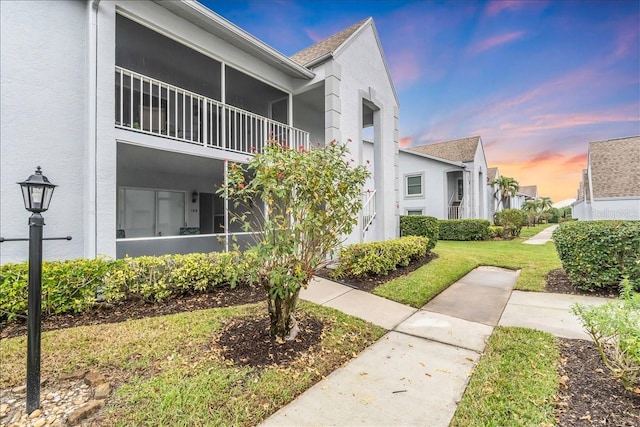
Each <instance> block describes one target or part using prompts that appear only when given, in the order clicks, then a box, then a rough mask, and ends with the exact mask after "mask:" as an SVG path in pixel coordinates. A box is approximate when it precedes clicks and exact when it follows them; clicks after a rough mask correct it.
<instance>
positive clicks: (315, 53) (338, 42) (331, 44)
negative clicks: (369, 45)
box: [291, 18, 371, 66]
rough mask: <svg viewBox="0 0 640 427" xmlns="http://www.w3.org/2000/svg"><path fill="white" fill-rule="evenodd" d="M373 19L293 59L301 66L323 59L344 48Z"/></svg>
mask: <svg viewBox="0 0 640 427" xmlns="http://www.w3.org/2000/svg"><path fill="white" fill-rule="evenodd" d="M370 19H371V18H367V19H365V20H364V21H360V22H358V23H357V24H353V25H352V26H350V27H349V28H346V29H344V30H342V31H340V32H339V33H336V34H334V35H332V36H330V37H327V38H326V39H324V40H321V41H319V42H318V43H316V44H314V45H311V46H309V47H308V48H306V49H303V50H301V51H300V52H298V53H296V54H294V55H292V56H291V59H292V60H294V61H295V62H297V63H298V64H300V65H303V66H305V65H307V64H309V63H311V62H313V61H314V60H315V59H318V58H321V57H323V56H325V55H327V54H330V53H333V52H335V51H336V49H338V48H339V47H340V46H342V43H344V42H345V41H346V40H347V39H348V38H349V37H351V35H352V34H353V33H355V32H356V31H357V30H358V29H359V28H360V27H362V26H363V25H364V24H365V23H367V22H368V21H369V20H370Z"/></svg>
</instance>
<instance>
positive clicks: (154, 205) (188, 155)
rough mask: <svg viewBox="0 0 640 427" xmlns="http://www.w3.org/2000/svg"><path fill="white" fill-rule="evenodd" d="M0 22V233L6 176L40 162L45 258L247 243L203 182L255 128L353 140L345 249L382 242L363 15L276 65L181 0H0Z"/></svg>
mask: <svg viewBox="0 0 640 427" xmlns="http://www.w3.org/2000/svg"><path fill="white" fill-rule="evenodd" d="M0 19H1V22H0V23H1V25H0V31H1V33H0V43H1V45H0V47H1V49H0V52H1V54H2V73H1V76H0V78H1V85H2V99H1V115H2V123H1V126H2V127H1V134H2V138H1V140H0V144H1V145H0V149H1V168H0V176H1V183H0V186H1V196H0V197H1V200H0V224H1V227H2V228H1V230H0V233H1V235H2V236H3V237H22V236H24V235H26V234H27V232H28V230H27V217H28V215H27V212H26V211H24V208H23V204H22V199H21V194H20V190H19V187H18V186H17V185H16V184H15V182H17V181H20V180H23V179H25V178H26V177H27V176H29V175H30V174H31V173H33V170H34V168H35V167H36V166H38V165H40V166H42V169H43V172H44V174H45V175H47V176H48V177H49V179H50V180H51V181H52V182H54V183H55V184H58V185H59V188H57V189H56V191H55V194H54V196H53V201H52V203H51V208H50V210H49V211H48V212H46V213H45V215H44V216H45V218H46V223H47V226H46V227H45V229H44V233H45V237H46V236H66V235H71V236H73V240H72V241H71V242H67V241H63V242H56V241H52V242H46V243H45V248H44V255H45V257H46V258H49V259H68V258H76V257H86V258H93V257H98V256H103V255H104V256H109V257H123V256H125V255H127V254H128V255H131V256H137V255H145V254H148V255H156V254H165V253H187V252H209V251H217V250H224V249H225V248H226V247H227V246H228V244H229V233H234V234H235V235H236V237H238V238H239V239H240V242H241V243H242V242H244V243H249V242H251V241H252V240H251V236H249V235H246V234H243V233H240V231H241V230H240V227H239V225H237V224H231V223H230V222H229V217H230V215H231V214H232V213H233V208H232V207H231V206H228V205H227V204H226V203H225V201H224V199H223V198H221V197H219V196H218V195H217V194H216V190H217V189H218V188H219V187H220V185H221V184H222V183H223V182H224V179H225V173H226V168H227V164H228V162H240V163H246V162H247V160H248V158H249V156H251V155H252V153H253V152H254V150H261V149H262V147H263V146H264V143H265V141H266V140H267V138H268V137H269V136H272V137H274V138H276V139H278V140H280V141H284V142H285V143H287V144H289V145H290V146H291V147H292V148H294V149H298V147H300V146H302V147H305V148H308V147H309V146H310V145H311V144H315V143H316V142H319V143H320V144H324V143H327V142H328V141H330V140H332V139H336V140H340V141H346V140H347V139H351V140H353V141H354V142H352V143H351V151H352V156H353V158H354V159H355V162H356V163H357V164H364V163H365V162H366V161H367V160H368V161H369V163H370V168H371V170H372V179H371V180H370V181H369V182H368V184H367V189H368V190H370V191H369V192H368V193H365V194H364V195H363V198H364V200H365V201H366V202H367V205H366V206H365V209H363V212H360V213H357V212H354V215H358V226H357V227H356V230H355V231H354V233H353V234H352V235H351V236H348V239H347V242H348V243H351V242H358V241H363V240H384V239H388V238H392V237H395V236H397V234H398V230H397V227H398V225H397V224H398V219H397V215H398V209H397V205H398V188H397V181H398V179H397V166H398V164H397V162H398V100H397V96H396V93H395V90H394V87H393V82H392V81H391V78H390V75H389V70H388V67H387V64H386V60H385V57H384V54H383V52H382V48H381V46H380V41H379V39H378V35H377V32H376V29H375V25H374V23H373V20H372V19H367V20H365V21H362V22H360V23H358V24H355V25H353V26H351V27H349V28H348V29H346V30H344V31H342V32H340V33H338V34H336V35H335V36H333V37H330V38H328V39H326V40H323V41H321V42H320V43H317V44H316V45H314V46H312V47H311V48H309V49H305V50H303V51H302V52H299V53H298V54H296V55H294V56H293V57H291V58H289V57H287V56H284V55H282V54H281V53H279V52H278V51H277V50H275V49H274V48H272V47H270V46H268V45H266V44H265V43H263V42H262V41H260V40H258V39H256V38H255V37H254V36H252V35H250V34H248V33H247V32H245V31H244V30H242V29H241V28H238V27H237V26H235V25H233V24H232V23H230V22H229V21H227V20H225V19H224V18H222V17H220V16H219V15H217V14H215V13H214V12H212V11H210V10H209V9H207V8H206V7H204V6H202V5H201V4H199V3H197V2H193V1H121V0H115V1H108V2H107V1H102V2H101V1H98V0H93V1H75V2H38V3H34V2H0ZM24 28H29V29H30V30H29V31H24ZM365 138H366V139H368V140H370V141H371V142H363V139H365ZM220 238H222V239H220ZM27 253H28V247H27V244H22V243H8V242H7V243H3V244H2V251H1V258H0V261H1V262H2V263H4V262H9V261H21V260H24V259H26V258H27Z"/></svg>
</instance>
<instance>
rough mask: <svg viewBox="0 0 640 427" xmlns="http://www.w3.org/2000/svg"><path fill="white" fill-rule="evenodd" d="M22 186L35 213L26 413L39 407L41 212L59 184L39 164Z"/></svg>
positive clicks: (31, 227)
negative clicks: (43, 173)
mask: <svg viewBox="0 0 640 427" xmlns="http://www.w3.org/2000/svg"><path fill="white" fill-rule="evenodd" d="M18 184H20V187H22V197H23V198H24V207H25V209H26V210H28V211H29V212H32V215H31V217H29V297H28V304H27V306H28V319H27V322H28V324H27V413H28V414H30V413H31V412H33V411H35V410H36V409H38V408H39V407H40V317H41V310H42V307H41V305H42V226H43V225H44V218H43V217H42V215H40V213H42V212H44V211H46V210H47V209H49V203H50V202H51V196H52V195H53V190H54V189H55V187H56V185H54V184H52V183H51V182H50V181H49V180H48V179H47V177H46V176H44V175H42V170H41V169H40V166H38V168H37V169H36V173H35V174H34V175H31V176H30V177H29V178H27V180H26V181H23V182H19V183H18Z"/></svg>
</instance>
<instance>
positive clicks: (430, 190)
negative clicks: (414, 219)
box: [399, 151, 463, 219]
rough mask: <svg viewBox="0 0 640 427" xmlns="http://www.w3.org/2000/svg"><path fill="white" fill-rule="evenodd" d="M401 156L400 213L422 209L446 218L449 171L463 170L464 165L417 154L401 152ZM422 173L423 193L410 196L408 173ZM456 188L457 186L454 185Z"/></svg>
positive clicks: (437, 216)
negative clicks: (407, 183)
mask: <svg viewBox="0 0 640 427" xmlns="http://www.w3.org/2000/svg"><path fill="white" fill-rule="evenodd" d="M399 158H400V215H406V214H407V211H408V210H412V209H422V210H423V214H424V215H427V216H433V217H436V218H439V219H446V218H447V214H448V212H447V211H448V207H447V203H448V195H447V172H451V171H462V170H463V168H462V166H459V167H457V166H455V165H452V164H449V163H444V162H439V161H437V160H433V159H429V158H426V157H422V156H419V155H415V154H409V153H405V152H402V151H401V152H400V153H399ZM417 174H421V175H422V178H423V179H422V195H421V196H408V195H407V188H406V176H407V175H417ZM452 188H455V187H452Z"/></svg>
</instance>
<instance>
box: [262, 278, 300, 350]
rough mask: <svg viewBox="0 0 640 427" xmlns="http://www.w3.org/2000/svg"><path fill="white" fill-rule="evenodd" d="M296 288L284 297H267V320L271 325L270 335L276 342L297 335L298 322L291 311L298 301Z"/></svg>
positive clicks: (287, 339) (288, 339)
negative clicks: (292, 292)
mask: <svg viewBox="0 0 640 427" xmlns="http://www.w3.org/2000/svg"><path fill="white" fill-rule="evenodd" d="M299 293H300V290H299V289H298V290H297V291H296V292H295V293H294V294H292V295H288V296H286V297H284V298H280V297H275V298H271V297H270V296H269V297H268V298H267V302H268V305H269V320H270V322H271V323H270V325H271V337H272V338H275V339H276V340H277V341H278V342H284V341H291V340H294V339H295V338H296V336H297V335H298V332H299V329H298V323H297V322H296V319H295V317H294V316H293V313H294V311H295V309H296V304H297V302H298V295H299Z"/></svg>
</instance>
